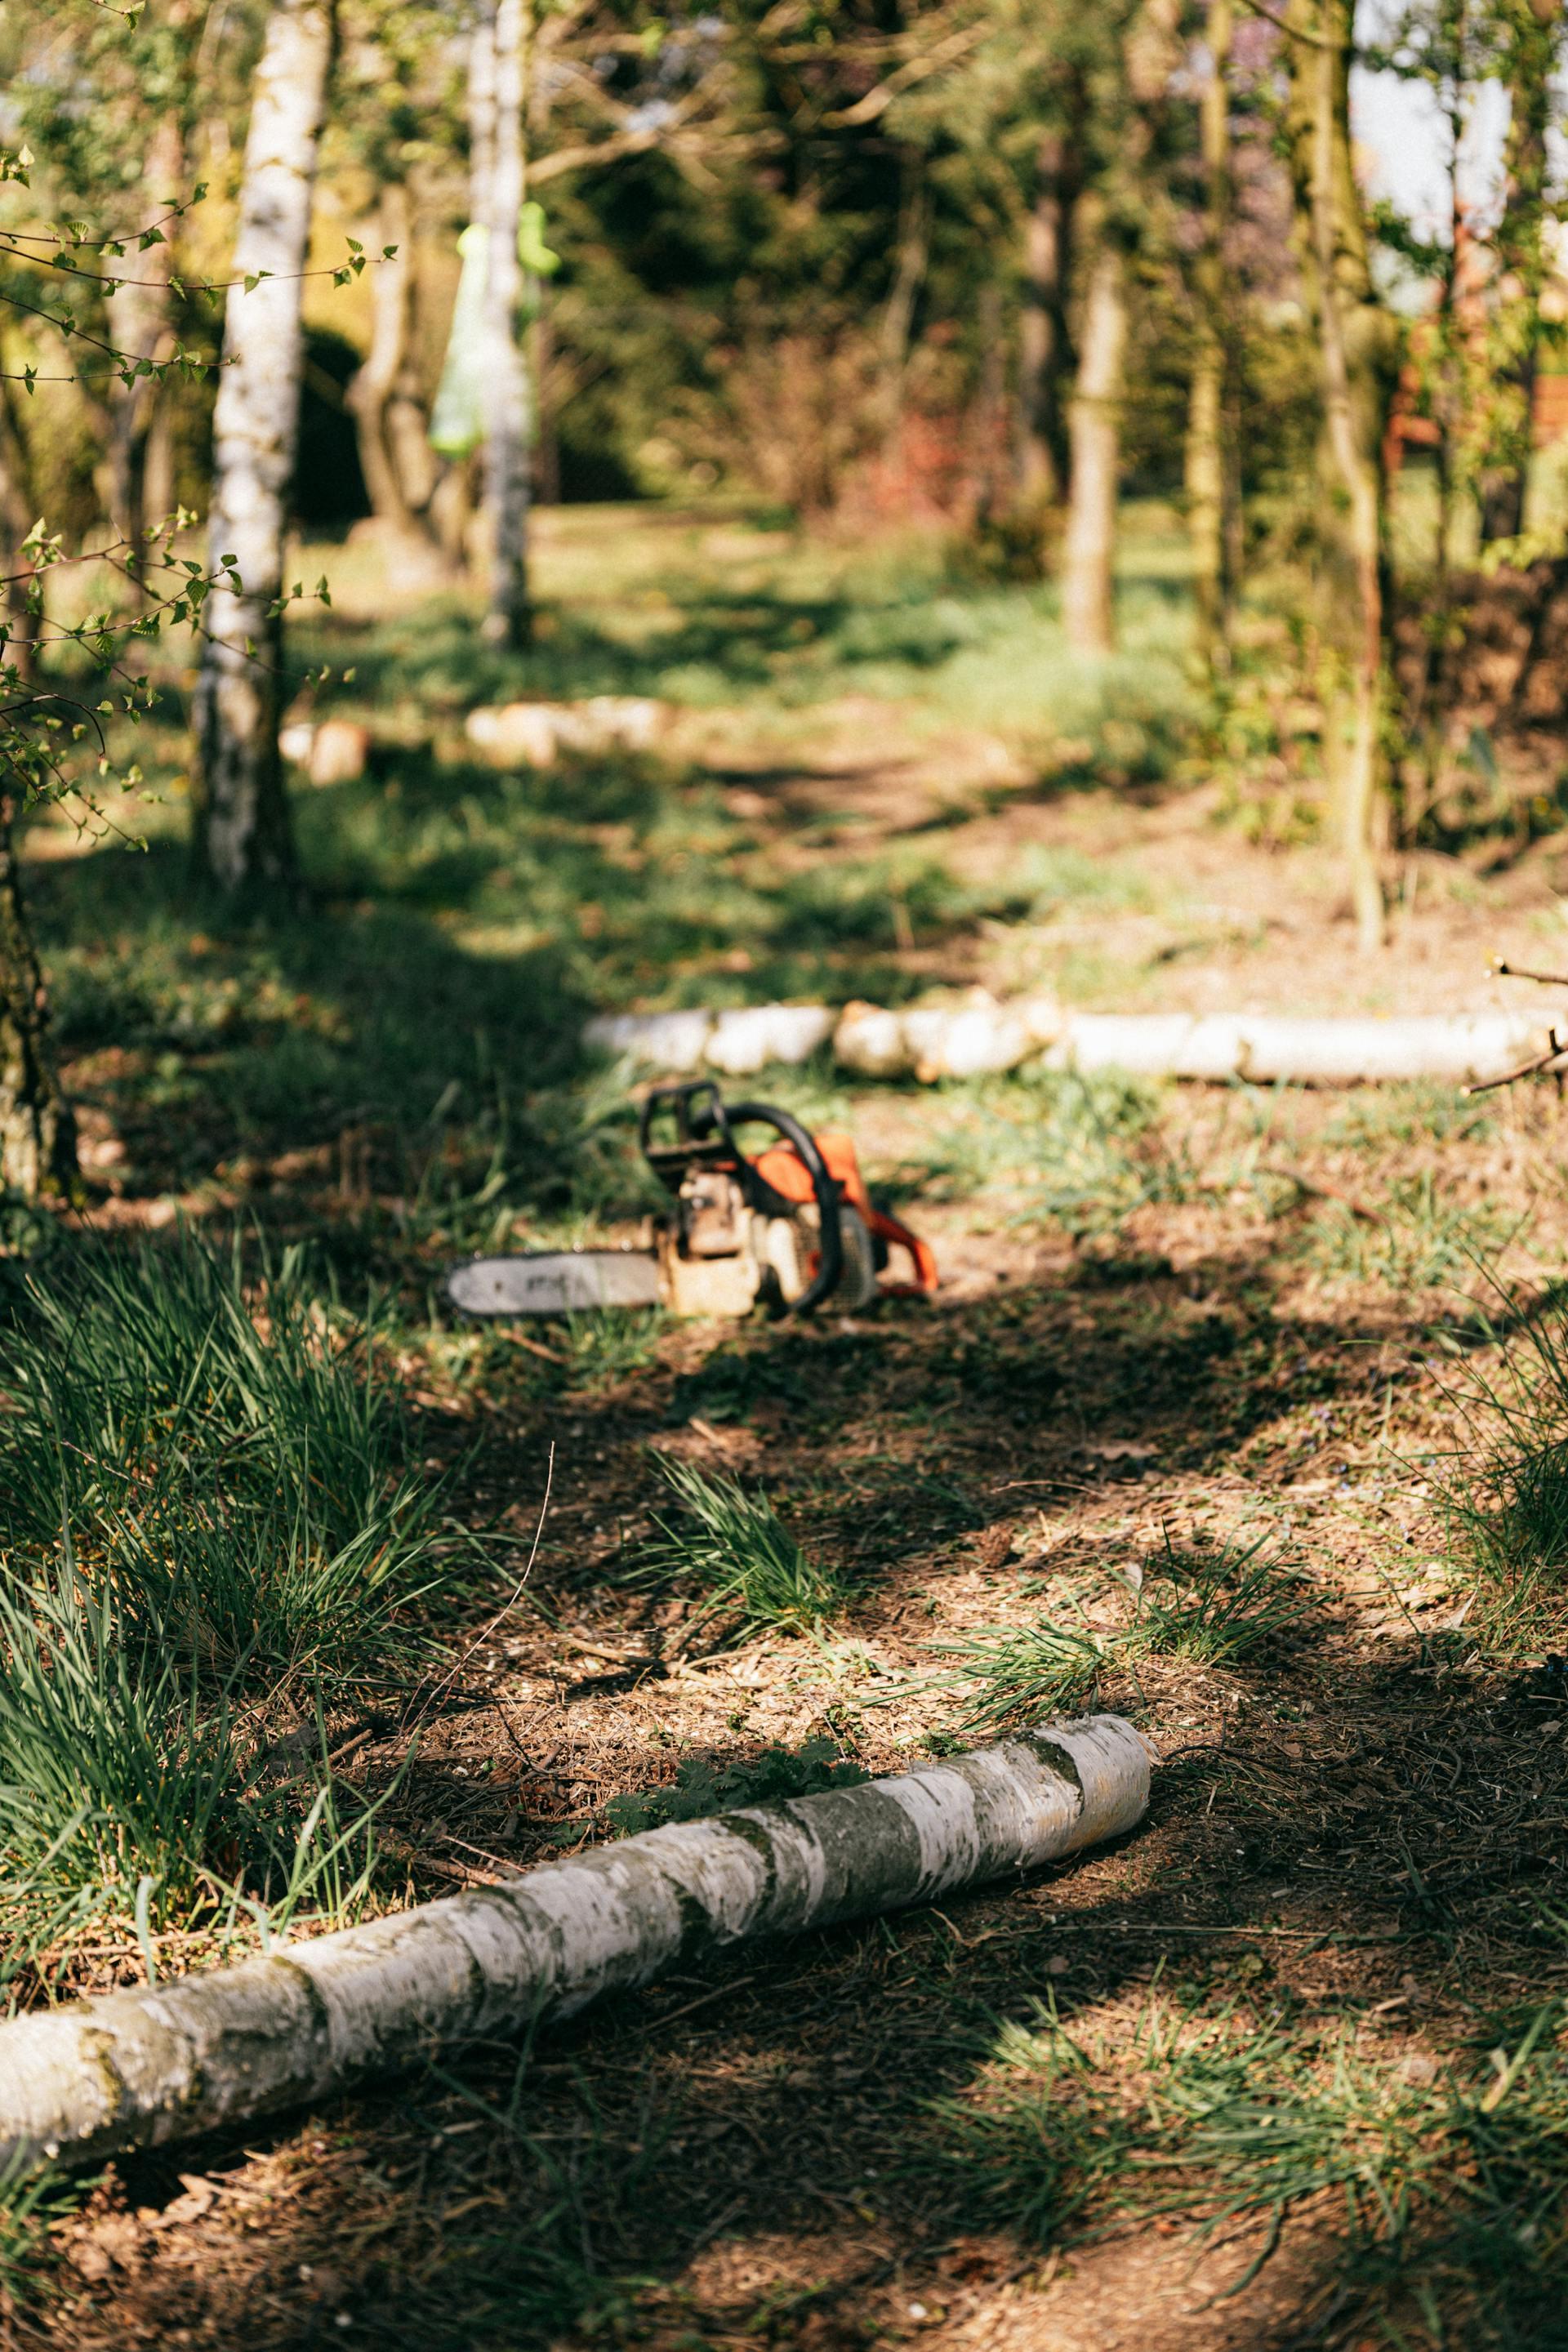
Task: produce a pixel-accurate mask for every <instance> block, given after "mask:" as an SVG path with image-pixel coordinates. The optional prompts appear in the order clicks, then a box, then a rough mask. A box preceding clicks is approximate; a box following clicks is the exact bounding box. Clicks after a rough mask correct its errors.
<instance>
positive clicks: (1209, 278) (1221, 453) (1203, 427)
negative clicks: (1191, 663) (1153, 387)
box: [1186, 0, 1233, 677]
mask: <svg viewBox="0 0 1568 2352" xmlns="http://www.w3.org/2000/svg"><path fill="white" fill-rule="evenodd" d="M1231 25H1232V11H1231V0H1209V8H1208V19H1207V25H1206V28H1205V38H1206V43H1207V47H1208V52H1209V73H1208V79H1207V81H1206V82H1205V85H1204V91H1203V97H1202V100H1201V102H1200V107H1199V128H1200V135H1201V143H1202V149H1203V165H1204V206H1205V210H1204V241H1203V245H1202V247H1201V248H1200V250H1199V252H1198V254H1197V257H1196V258H1195V260H1194V267H1193V293H1194V309H1195V311H1196V326H1197V334H1196V342H1195V347H1194V353H1193V380H1192V386H1191V391H1190V395H1189V404H1188V409H1187V447H1186V487H1187V529H1188V532H1189V534H1190V536H1191V540H1192V549H1193V599H1194V604H1195V606H1196V609H1197V643H1198V655H1199V657H1200V659H1201V660H1202V662H1203V665H1204V667H1205V669H1206V670H1207V672H1208V673H1209V676H1210V677H1219V676H1222V675H1223V674H1224V673H1225V672H1226V670H1227V669H1228V668H1229V655H1230V600H1231V591H1232V581H1231V577H1230V544H1231V540H1232V536H1233V534H1232V532H1231V530H1230V528H1229V517H1228V516H1227V514H1226V503H1227V494H1228V492H1229V488H1230V483H1231V479H1232V469H1231V467H1230V465H1229V462H1228V452H1227V450H1226V407H1227V403H1226V394H1227V390H1228V383H1227V379H1228V376H1229V373H1230V369H1229V357H1230V340H1231V339H1230V318H1229V305H1228V300H1227V295H1228V287H1227V282H1226V233H1227V231H1228V228H1229V225H1230V94H1229V89H1228V87H1227V84H1226V68H1227V66H1228V63H1229V58H1230V43H1231Z"/></svg>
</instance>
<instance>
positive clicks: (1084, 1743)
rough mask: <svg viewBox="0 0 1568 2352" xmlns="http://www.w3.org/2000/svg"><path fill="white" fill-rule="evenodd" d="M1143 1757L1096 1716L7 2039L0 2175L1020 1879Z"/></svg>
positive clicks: (1138, 1793)
mask: <svg viewBox="0 0 1568 2352" xmlns="http://www.w3.org/2000/svg"><path fill="white" fill-rule="evenodd" d="M1148 1803H1149V1755H1148V1750H1147V1749H1146V1748H1145V1747H1144V1744H1143V1742H1142V1738H1140V1736H1139V1734H1138V1733H1137V1732H1136V1731H1134V1729H1133V1728H1132V1726H1131V1724H1130V1723H1124V1722H1123V1721H1122V1720H1121V1717H1117V1716H1113V1715H1091V1716H1086V1717H1082V1718H1080V1719H1079V1721H1078V1722H1076V1723H1058V1724H1052V1725H1046V1726H1042V1727H1039V1728H1038V1729H1033V1728H1031V1729H1029V1730H1026V1731H1022V1732H1018V1733H1016V1734H1015V1735H1014V1736H1013V1737H1012V1738H1008V1739H1006V1740H1004V1741H1002V1742H1001V1743H999V1744H998V1745H997V1746H996V1747H994V1748H977V1749H974V1750H973V1751H972V1752H971V1753H969V1754H967V1755H963V1756H954V1757H952V1758H950V1759H948V1760H947V1761H946V1762H944V1763H940V1764H931V1763H926V1764H921V1765H919V1766H917V1767H916V1768H915V1769H914V1770H912V1771H910V1772H905V1773H900V1774H898V1775H897V1776H895V1777H890V1778H889V1779H887V1780H868V1781H866V1782H864V1783H863V1784H862V1785H861V1786H860V1787H859V1788H849V1789H830V1790H824V1791H823V1792H822V1793H821V1794H819V1795H817V1796H814V1797H797V1798H795V1800H794V1801H792V1802H790V1803H787V1804H763V1805H748V1806H746V1807H745V1808H744V1809H743V1810H742V1811H738V1812H731V1813H728V1814H724V1815H721V1817H720V1818H719V1819H717V1820H713V1821H702V1822H677V1823H674V1824H673V1825H671V1826H669V1827H668V1828H665V1829H658V1830H645V1831H644V1832H642V1834H641V1835H640V1836H637V1837H630V1838H625V1839H623V1840H621V1841H620V1842H619V1843H616V1844H614V1845H606V1846H600V1847H598V1848H596V1849H595V1850H593V1851H591V1852H589V1853H583V1854H578V1855H575V1856H574V1858H573V1859H572V1860H571V1861H569V1862H554V1863H546V1864H542V1867H540V1868H539V1869H536V1870H532V1871H530V1872H528V1873H527V1874H526V1875H524V1876H522V1877H520V1878H516V1879H512V1880H510V1881H508V1880H500V1881H498V1882H497V1883H496V1884H495V1885H489V1886H478V1887H473V1888H470V1889H469V1890H468V1892H467V1893H466V1894H463V1895H448V1896H447V1897H446V1898H445V1899H444V1900H440V1901H437V1902H434V1903H422V1904H419V1905H418V1906H416V1908H415V1909H413V1910H411V1911H398V1912H394V1913H392V1914H391V1915H390V1916H387V1917H385V1918H382V1919H376V1920H373V1921H372V1922H371V1923H370V1925H369V1926H367V1927H350V1928H346V1929H343V1930H342V1931H340V1932H339V1933H338V1934H337V1935H333V1936H321V1937H315V1938H313V1939H307V1940H306V1941H304V1942H301V1943H297V1944H292V1945H290V1946H289V1948H288V1951H287V1953H285V1954H277V1953H274V1954H273V1955H272V1956H270V1957H269V1958H266V1959H259V1960H251V1961H248V1962H247V1963H246V1964H245V1965H244V1966H242V1967H240V1968H234V1969H213V1970H211V1971H210V1972H208V1973H206V1974H205V1975H199V1976H190V1977H184V1978H183V1979H179V1980H178V1981H176V1982H173V1983H164V1984H161V1985H159V1986H157V1987H156V1988H155V1989H152V1990H137V1991H134V1992H119V1993H110V1994H109V1995H107V1996H106V1997H103V1998H100V1999H98V2000H74V2001H63V2002H61V2003H60V2004H59V2006H58V2008H55V2009H50V2010H40V2011H37V2012H36V2013H35V2014H34V2015H32V2016H29V2017H21V2018H16V2019H13V2020H12V2021H10V2022H9V2023H8V2024H4V2025H0V2167H4V2166H6V2165H16V2166H17V2167H21V2166H23V2165H26V2164H28V2163H37V2161H38V2160H39V2159H40V2158H42V2157H44V2156H45V2154H46V2152H47V2155H48V2157H49V2158H55V2157H57V2156H58V2157H59V2158H61V2159H62V2160H63V2161H64V2162H66V2163H68V2164H79V2163H82V2162H84V2161H87V2160H89V2159H90V2158H97V2157H100V2156H104V2155H108V2154H109V2153H110V2151H111V2150H116V2149H125V2148H132V2147H148V2146H153V2147H156V2146H159V2145H162V2144H163V2143H166V2142H168V2141H170V2140H174V2139H181V2138H189V2137H193V2136H194V2135H195V2133H197V2132H203V2131H209V2130H211V2129H212V2128H213V2126H215V2125H217V2124H220V2123H234V2122H237V2121H238V2120H239V2119H240V2118H241V2117H242V2116H256V2115H265V2114H268V2113H269V2112H272V2111H275V2110H277V2109H278V2108H280V2107H287V2106H293V2105H299V2104H300V2103H301V2102H302V2101H306V2100H311V2101H320V2100H322V2099H327V2098H331V2097H332V2096H333V2095H335V2094H336V2093H337V2092H338V2091H340V2090H341V2089H342V2088H343V2087H344V2086H345V2085H346V2084H349V2083H352V2082H353V2081H355V2080H356V2079H358V2078H360V2077H363V2076H364V2075H366V2074H386V2073H389V2072H390V2071H391V2070H392V2069H394V2068H395V2067H399V2066H406V2065H418V2066H422V2065H424V2064H425V2063H426V2062H427V2060H428V2058H429V2055H430V2053H431V2051H432V2050H433V2049H435V2048H437V2047H439V2046H440V2045H441V2044H443V2043H450V2042H456V2041H459V2040H461V2039H464V2038H471V2037H476V2036H479V2037H489V2038H491V2039H493V2038H494V2037H495V2036H497V2035H499V2034H504V2033H515V2032H531V2030H532V2029H533V2028H534V2027H535V2026H537V2025H540V2024H542V2023H543V2022H545V2021H548V2020H550V2019H551V2018H558V2017H569V2016H571V2015H572V2014H574V2011H578V2010H580V2009H582V2008H584V2006H585V2005H586V2004H587V2003H588V2002H589V2001H590V2000H594V1999H595V1998H596V1997H597V1996H598V1995H600V1994H602V1993H605V1992H610V1991H614V1990H617V1989H620V1988H629V1987H633V1986H637V1985H645V1984H647V1983H649V1982H650V1981H651V1980H652V1979H654V1978H656V1977H658V1976H661V1975H663V1974H665V1973H667V1972H668V1970H669V1969H675V1968H689V1967H690V1966H691V1964H692V1963H693V1961H695V1960H696V1959H698V1958H700V1957H701V1956H704V1955H708V1954H712V1953H718V1952H723V1951H726V1950H728V1949H729V1948H731V1947H732V1946H733V1945H734V1944H736V1943H738V1942H740V1941H742V1940H743V1939H747V1938H750V1937H761V1936H770V1937H771V1936H778V1935H784V1934H792V1933H799V1932H800V1931H802V1930H803V1929H805V1928H809V1927H827V1926H829V1925H831V1924H833V1923H835V1922H837V1921H839V1920H845V1919H858V1918H865V1917H867V1916H875V1915H876V1914H877V1913H879V1912H884V1911H891V1910H896V1909H898V1908H900V1906H906V1905H910V1904H917V1903H933V1902H937V1901H939V1900H940V1899H941V1898H942V1896H943V1895H948V1894H949V1893H951V1892H952V1891H953V1890H955V1889H957V1888H959V1887H961V1886H968V1885H976V1884H981V1883H984V1881H985V1880H987V1879H1016V1876H1017V1874H1019V1873H1020V1872H1022V1871H1026V1870H1037V1869H1038V1868H1040V1866H1041V1865H1042V1864H1045V1863H1047V1862H1054V1861H1059V1860H1061V1859H1063V1858H1064V1857H1066V1856H1067V1855H1068V1854H1072V1853H1081V1852H1082V1851H1083V1850H1084V1848H1085V1847H1087V1846H1091V1845H1094V1844H1097V1843H1099V1842H1100V1840H1101V1839H1104V1838H1111V1837H1120V1836H1122V1835H1124V1834H1125V1833H1126V1832H1128V1831H1129V1830H1131V1829H1133V1828H1135V1827H1136V1826H1137V1824H1138V1822H1140V1821H1142V1818H1143V1815H1144V1812H1145V1811H1146V1810H1147V1808H1148Z"/></svg>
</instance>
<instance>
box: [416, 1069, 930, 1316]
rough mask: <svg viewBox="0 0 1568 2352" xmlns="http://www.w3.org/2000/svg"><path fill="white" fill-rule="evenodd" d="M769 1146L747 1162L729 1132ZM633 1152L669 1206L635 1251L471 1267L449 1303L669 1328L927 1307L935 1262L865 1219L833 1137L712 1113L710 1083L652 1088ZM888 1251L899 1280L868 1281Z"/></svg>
mask: <svg viewBox="0 0 1568 2352" xmlns="http://www.w3.org/2000/svg"><path fill="white" fill-rule="evenodd" d="M751 1127H767V1128H771V1129H773V1133H774V1135H775V1136H776V1137H777V1138H778V1140H777V1141H776V1142H774V1143H771V1144H769V1145H768V1146H767V1147H766V1148H765V1149H764V1150H761V1151H759V1152H758V1153H757V1154H756V1156H755V1158H754V1159H753V1158H751V1157H748V1155H747V1153H746V1152H744V1151H743V1150H742V1148H741V1145H740V1143H739V1142H738V1141H737V1139H736V1130H737V1129H741V1128H751ZM637 1139H638V1141H639V1143H640V1144H641V1147H642V1151H643V1156H644V1158H645V1159H646V1160H647V1163H648V1166H649V1167H650V1168H651V1169H652V1170H653V1171H654V1174H655V1175H656V1176H657V1177H658V1180H659V1181H660V1182H661V1183H662V1184H663V1186H664V1188H665V1190H666V1192H668V1193H669V1195H670V1207H669V1210H668V1213H667V1214H666V1215H665V1216H664V1217H662V1218H660V1219H659V1220H658V1223H657V1224H656V1226H655V1229H654V1231H653V1233H652V1234H651V1235H650V1238H649V1240H648V1241H647V1244H645V1245H644V1246H643V1247H641V1248H638V1249H577V1250H542V1251H538V1252H534V1253H531V1254H525V1255H517V1256H509V1257H475V1258H470V1259H468V1262H467V1263H466V1264H465V1265H458V1266H454V1267H453V1269H452V1271H451V1272H450V1274H448V1276H447V1281H446V1292H447V1299H448V1301H449V1303H450V1304H451V1305H452V1306H453V1307H456V1308H457V1309H458V1312H459V1313H460V1314H463V1315H474V1316H498V1315H499V1316H512V1315H573V1314H578V1313H581V1312H583V1311H584V1310H585V1309H590V1308H595V1307H655V1306H658V1305H661V1304H662V1305H663V1306H665V1307H668V1308H669V1310H670V1312H671V1313H672V1314H675V1315H710V1316H734V1317H738V1316H742V1315H749V1314H750V1313H751V1311H752V1308H753V1307H757V1306H759V1305H760V1306H762V1307H764V1308H765V1309H766V1310H767V1312H768V1313H769V1314H770V1315H773V1316H781V1315H811V1314H814V1313H815V1312H816V1309H817V1307H822V1306H824V1305H826V1302H827V1301H828V1300H829V1299H831V1300H832V1301H833V1303H834V1304H835V1305H836V1306H837V1307H842V1308H844V1309H845V1310H846V1311H848V1312H854V1311H856V1310H858V1308H861V1307H868V1306H869V1305H870V1304H871V1302H872V1300H873V1299H875V1298H877V1297H903V1298H910V1297H915V1298H921V1297H930V1295H931V1292H932V1291H933V1290H934V1289H935V1288H936V1286H937V1272H936V1260H935V1259H934V1258H933V1257H932V1255H931V1251H930V1250H929V1249H928V1247H927V1246H926V1244H925V1243H924V1242H922V1241H921V1240H920V1239H919V1238H918V1237H917V1236H916V1235H915V1234H911V1233H910V1229H909V1227H908V1226H907V1225H902V1224H900V1223H899V1221H898V1219H897V1218H896V1217H890V1216H889V1215H888V1214H887V1213H886V1211H884V1210H882V1209H879V1208H878V1207H877V1205H876V1204H875V1202H873V1201H872V1199H871V1196H870V1194H869V1192H868V1191H867V1189H866V1183H865V1180H864V1178H863V1177H862V1176H861V1173H860V1168H859V1163H858V1160H857V1159H856V1157H855V1146H854V1144H853V1143H852V1142H851V1141H850V1139H849V1138H848V1137H847V1135H810V1134H808V1133H807V1132H806V1129H805V1128H804V1127H802V1125H801V1124H800V1121H799V1120H798V1119H796V1118H792V1117H791V1115H790V1113H789V1112H788V1111H786V1110H775V1109H774V1108H773V1107H772V1106H771V1105H770V1104H768V1103H754V1102H745V1103H726V1102H725V1101H724V1099H723V1097H722V1096H721V1094H720V1092H719V1089H718V1087H717V1086H716V1085H715V1084H714V1083H713V1081H712V1080H711V1079H710V1078H698V1079H693V1080H691V1081H690V1082H689V1083H688V1084H685V1085H681V1086H666V1087H653V1088H652V1089H651V1091H650V1092H649V1093H648V1095H647V1097H646V1098H645V1100H644V1102H643V1106H642V1115H641V1118H640V1119H639V1122H638V1128H637ZM894 1249H899V1250H901V1251H902V1252H904V1254H905V1255H907V1257H908V1259H909V1273H908V1276H907V1278H905V1279H902V1280H893V1281H886V1280H883V1279H882V1276H884V1274H885V1272H886V1270H887V1268H888V1266H889V1262H890V1255H891V1252H892V1251H893V1250H894Z"/></svg>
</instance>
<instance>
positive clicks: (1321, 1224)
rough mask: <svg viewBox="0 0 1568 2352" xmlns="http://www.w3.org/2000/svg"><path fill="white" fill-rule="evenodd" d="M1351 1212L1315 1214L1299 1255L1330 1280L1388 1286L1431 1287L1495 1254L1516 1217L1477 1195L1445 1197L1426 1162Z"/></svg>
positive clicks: (1459, 1277) (1335, 1209)
mask: <svg viewBox="0 0 1568 2352" xmlns="http://www.w3.org/2000/svg"><path fill="white" fill-rule="evenodd" d="M1368 1207H1369V1208H1370V1209H1372V1210H1373V1213H1372V1214H1370V1215H1363V1216H1358V1215H1357V1214H1356V1213H1355V1212H1354V1211H1353V1210H1352V1209H1350V1208H1349V1207H1346V1206H1343V1205H1342V1204H1341V1203H1339V1202H1331V1203H1330V1204H1329V1205H1328V1206H1327V1207H1325V1208H1324V1209H1323V1210H1322V1211H1321V1213H1319V1214H1318V1215H1317V1216H1315V1217H1314V1218H1313V1219H1312V1221H1311V1223H1310V1226H1309V1227H1308V1229H1307V1231H1306V1233H1305V1234H1304V1235H1303V1236H1302V1241H1301V1255H1303V1257H1304V1258H1305V1259H1306V1260H1307V1261H1308V1263H1309V1264H1310V1265H1313V1266H1314V1267H1315V1268H1316V1269H1317V1271H1318V1272H1319V1273H1321V1274H1322V1275H1323V1276H1326V1277H1327V1278H1328V1279H1329V1280H1331V1281H1342V1282H1375V1283H1379V1284H1384V1285H1386V1286H1387V1287H1388V1288H1390V1289H1393V1290H1434V1289H1437V1288H1440V1287H1441V1286H1444V1285H1445V1284H1449V1283H1458V1282H1463V1281H1465V1280H1466V1279H1467V1278H1468V1277H1471V1276H1474V1275H1475V1273H1476V1271H1477V1269H1478V1267H1479V1265H1481V1263H1482V1262H1483V1261H1484V1260H1485V1259H1487V1258H1489V1257H1492V1256H1495V1255H1497V1253H1498V1251H1499V1250H1500V1249H1501V1248H1502V1247H1503V1246H1504V1244H1506V1243H1507V1242H1508V1241H1509V1239H1510V1236H1511V1234H1512V1233H1513V1231H1514V1230H1515V1226H1516V1223H1517V1220H1510V1219H1509V1218H1507V1217H1505V1216H1504V1215H1503V1214H1502V1213H1501V1212H1500V1211H1499V1210H1497V1209H1494V1208H1491V1207H1489V1206H1488V1205H1487V1204H1486V1203H1484V1202H1477V1203H1474V1204H1472V1205H1469V1206H1467V1205H1465V1204H1464V1203H1462V1202H1456V1201H1453V1200H1450V1199H1448V1198H1447V1197H1446V1194H1445V1191H1444V1188H1443V1184H1442V1180H1441V1179H1440V1178H1439V1177H1438V1176H1437V1174H1436V1171H1433V1170H1432V1169H1430V1168H1426V1169H1423V1170H1421V1171H1419V1172H1418V1173H1417V1174H1415V1175H1413V1176H1406V1177H1401V1178H1399V1179H1398V1180H1397V1181H1395V1182H1394V1185H1393V1187H1392V1188H1391V1190H1390V1191H1389V1192H1388V1193H1387V1195H1386V1196H1385V1198H1384V1202H1382V1203H1381V1204H1375V1203H1370V1202H1369V1203H1368Z"/></svg>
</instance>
